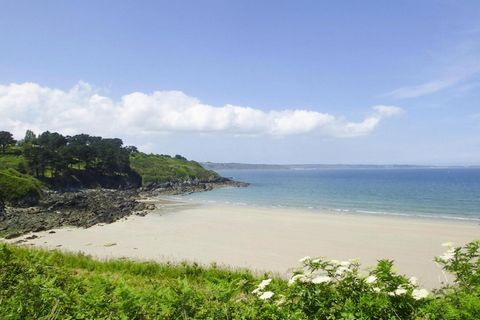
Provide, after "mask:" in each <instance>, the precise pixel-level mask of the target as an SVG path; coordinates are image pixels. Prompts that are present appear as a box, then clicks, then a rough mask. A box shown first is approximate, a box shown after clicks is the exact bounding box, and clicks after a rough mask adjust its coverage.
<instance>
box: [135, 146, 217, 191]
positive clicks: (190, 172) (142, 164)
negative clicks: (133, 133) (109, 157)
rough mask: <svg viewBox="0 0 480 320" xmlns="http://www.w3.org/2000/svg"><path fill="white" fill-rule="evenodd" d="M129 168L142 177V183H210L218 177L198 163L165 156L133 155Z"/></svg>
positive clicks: (179, 157) (139, 153)
mask: <svg viewBox="0 0 480 320" xmlns="http://www.w3.org/2000/svg"><path fill="white" fill-rule="evenodd" d="M130 166H131V167H132V169H133V170H134V171H136V172H137V173H138V174H140V176H141V177H142V183H143V184H144V185H145V184H148V183H151V182H167V181H184V180H192V179H198V180H201V181H212V180H214V179H215V178H218V177H219V175H218V174H217V173H216V172H214V171H211V170H206V169H205V168H203V167H202V166H201V165H200V164H199V163H198V162H195V161H188V160H187V159H185V158H183V157H181V156H176V157H173V158H172V157H170V156H167V155H156V154H145V153H141V152H138V153H133V154H132V155H131V156H130Z"/></svg>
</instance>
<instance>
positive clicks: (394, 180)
mask: <svg viewBox="0 0 480 320" xmlns="http://www.w3.org/2000/svg"><path fill="white" fill-rule="evenodd" d="M219 173H220V174H221V175H223V176H225V177H232V178H234V179H236V180H241V181H246V182H249V183H251V185H250V186H249V187H248V188H228V189H217V190H213V191H209V192H203V193H196V194H191V195H186V196H183V197H184V199H188V200H191V201H201V202H209V203H212V202H214V203H228V204H234V205H254V206H268V207H297V208H307V209H311V210H315V209H322V210H325V209H326V210H333V211H336V212H345V213H347V212H348V213H358V214H391V215H412V216H426V217H443V218H453V219H472V220H477V219H480V169H477V168H442V169H440V168H433V169H425V168H409V169H403V168H402V169H384V168H381V169H315V170H221V171H219Z"/></svg>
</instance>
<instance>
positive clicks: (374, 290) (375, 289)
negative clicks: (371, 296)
mask: <svg viewBox="0 0 480 320" xmlns="http://www.w3.org/2000/svg"><path fill="white" fill-rule="evenodd" d="M380 291H382V290H380V288H377V287H374V288H373V292H375V293H379V292H380Z"/></svg>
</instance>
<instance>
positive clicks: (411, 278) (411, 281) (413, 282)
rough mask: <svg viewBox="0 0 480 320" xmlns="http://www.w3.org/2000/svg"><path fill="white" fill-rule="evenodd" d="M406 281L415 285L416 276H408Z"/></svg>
mask: <svg viewBox="0 0 480 320" xmlns="http://www.w3.org/2000/svg"><path fill="white" fill-rule="evenodd" d="M408 282H410V284H412V285H413V286H416V285H417V278H415V277H410V279H408Z"/></svg>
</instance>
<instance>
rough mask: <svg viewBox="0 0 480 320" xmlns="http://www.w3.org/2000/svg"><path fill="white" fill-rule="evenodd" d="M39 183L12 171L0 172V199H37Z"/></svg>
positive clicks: (4, 170)
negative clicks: (30, 197) (29, 197)
mask: <svg viewBox="0 0 480 320" xmlns="http://www.w3.org/2000/svg"><path fill="white" fill-rule="evenodd" d="M41 187H42V185H41V183H40V182H39V181H38V180H37V179H35V178H33V177H32V176H29V175H26V174H22V173H20V172H18V171H16V170H14V169H3V170H0V198H2V199H4V200H6V201H16V200H20V199H22V198H24V197H28V196H32V197H37V198H38V197H39V196H40V193H41Z"/></svg>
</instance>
